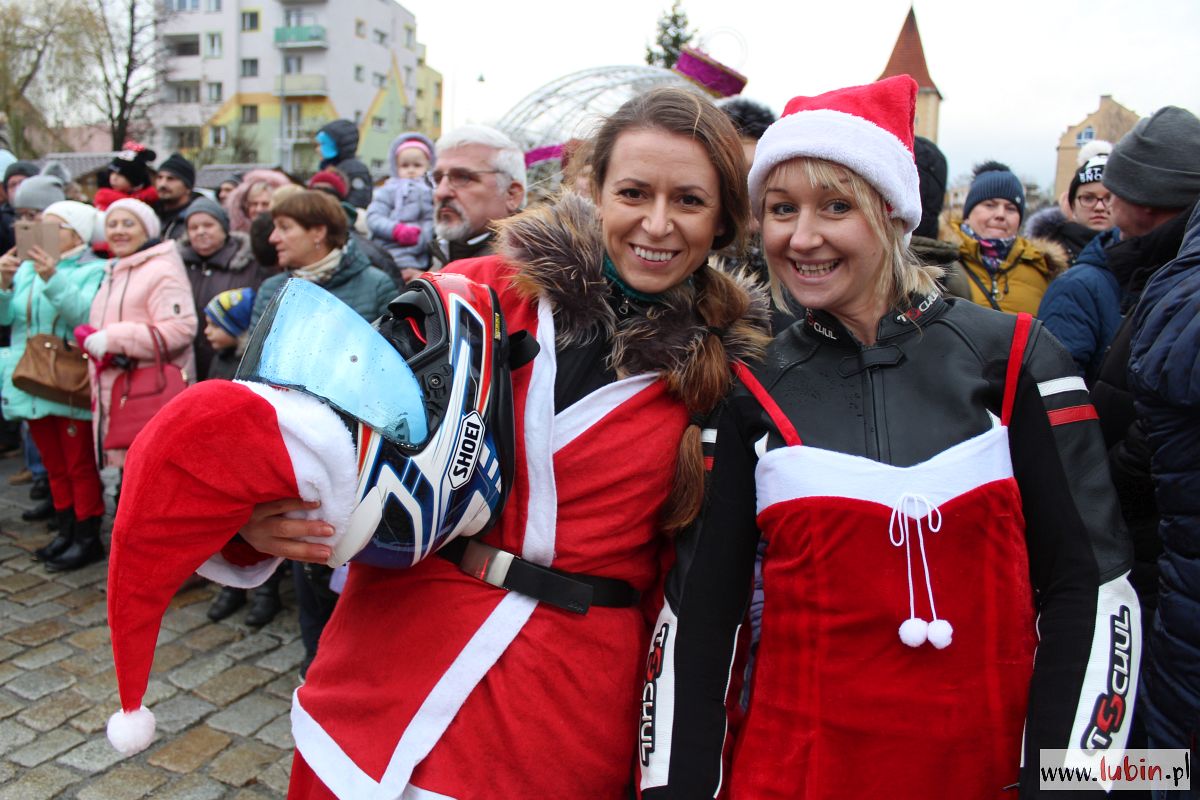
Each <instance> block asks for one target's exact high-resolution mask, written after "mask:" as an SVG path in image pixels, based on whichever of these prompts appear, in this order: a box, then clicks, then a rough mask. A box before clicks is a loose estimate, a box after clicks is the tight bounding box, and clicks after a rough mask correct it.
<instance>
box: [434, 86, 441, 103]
mask: <svg viewBox="0 0 1200 800" xmlns="http://www.w3.org/2000/svg"><path fill="white" fill-rule="evenodd" d="M433 96H434V97H435V98H437V99H438V100H441V99H442V82H441V81H438V82H437V83H435V84H434V85H433Z"/></svg>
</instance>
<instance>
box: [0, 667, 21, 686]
mask: <svg viewBox="0 0 1200 800" xmlns="http://www.w3.org/2000/svg"><path fill="white" fill-rule="evenodd" d="M24 674H25V670H23V669H21V668H20V667H18V666H17V665H16V664H9V663H7V662H5V663H0V684H5V683H8V682H9V681H11V680H12V679H13V678H16V677H19V676H21V675H24Z"/></svg>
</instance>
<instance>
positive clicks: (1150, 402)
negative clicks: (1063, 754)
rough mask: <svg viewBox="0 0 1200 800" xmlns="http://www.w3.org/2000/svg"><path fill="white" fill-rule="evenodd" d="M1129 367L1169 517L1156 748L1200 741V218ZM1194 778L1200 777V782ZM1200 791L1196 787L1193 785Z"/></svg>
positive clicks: (1163, 527) (1150, 671)
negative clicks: (1199, 458) (1198, 377)
mask: <svg viewBox="0 0 1200 800" xmlns="http://www.w3.org/2000/svg"><path fill="white" fill-rule="evenodd" d="M1133 319H1134V322H1133V326H1134V333H1133V339H1132V346H1131V355H1132V360H1131V362H1130V365H1129V383H1130V385H1131V387H1132V389H1133V393H1134V398H1135V402H1136V405H1137V411H1138V416H1139V419H1140V421H1141V425H1142V426H1143V427H1144V428H1145V430H1146V434H1147V437H1148V439H1149V442H1150V448H1151V472H1152V474H1153V477H1154V485H1155V494H1156V497H1157V500H1158V507H1159V511H1160V513H1161V515H1162V519H1161V522H1160V524H1159V528H1158V530H1159V535H1160V538H1161V540H1162V546H1163V554H1162V556H1161V557H1160V558H1159V562H1158V564H1159V570H1160V586H1161V592H1160V596H1159V605H1158V616H1157V617H1156V619H1155V621H1154V628H1153V630H1152V631H1151V633H1150V649H1149V652H1150V658H1149V663H1148V664H1145V665H1144V666H1143V671H1142V677H1143V686H1144V690H1145V700H1146V708H1147V713H1146V728H1147V732H1148V734H1149V737H1150V742H1149V746H1150V747H1174V748H1186V747H1190V748H1192V751H1193V753H1195V747H1196V744H1197V739H1198V737H1200V667H1198V665H1200V461H1198V460H1197V458H1196V453H1197V452H1198V450H1200V380H1198V379H1197V376H1200V210H1194V211H1193V213H1192V215H1191V217H1190V219H1189V221H1188V223H1187V228H1186V234H1185V236H1184V240H1183V246H1182V248H1181V249H1180V251H1179V256H1178V258H1176V259H1175V260H1174V261H1172V262H1170V263H1169V264H1167V265H1166V266H1165V267H1163V268H1162V269H1161V270H1160V271H1159V272H1158V273H1157V274H1156V275H1155V276H1154V277H1153V278H1152V279H1151V280H1150V282H1149V283H1148V284H1147V286H1146V289H1145V291H1144V292H1143V294H1142V299H1141V302H1140V304H1139V305H1138V307H1137V310H1136V311H1135V313H1134V315H1133ZM1193 780H1194V779H1193ZM1193 785H1194V784H1193Z"/></svg>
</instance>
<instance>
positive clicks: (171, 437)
mask: <svg viewBox="0 0 1200 800" xmlns="http://www.w3.org/2000/svg"><path fill="white" fill-rule="evenodd" d="M357 477H358V468H357V463H356V461H355V451H354V444H353V441H352V439H351V436H350V431H349V430H348V429H347V428H346V426H345V424H344V423H343V422H342V421H341V420H340V419H339V417H338V416H337V414H336V413H334V412H333V410H332V409H330V408H329V407H328V406H326V405H325V404H323V403H321V402H320V401H318V400H317V399H315V398H313V397H310V396H308V395H306V394H303V393H300V392H289V391H287V390H283V389H275V388H273V387H270V386H267V385H265V384H258V383H241V382H238V383H234V382H230V381H221V380H213V381H204V382H202V383H198V384H196V385H195V386H192V387H190V388H189V389H187V391H185V392H183V393H181V394H180V395H179V396H178V397H176V398H175V399H173V400H172V401H171V402H170V403H168V404H167V405H166V406H164V407H163V409H162V410H161V411H159V412H158V413H157V414H156V415H155V416H154V418H153V419H152V420H151V421H150V423H149V424H148V425H147V426H146V427H145V428H144V429H143V430H142V432H141V433H140V434H139V435H138V437H137V439H136V440H134V443H133V446H132V447H130V449H129V452H128V455H127V457H126V461H125V476H124V481H123V484H122V491H121V503H120V506H119V507H118V510H117V518H116V521H115V522H114V524H113V536H112V552H111V553H110V554H109V564H108V627H109V630H110V632H111V634H112V647H113V660H114V662H115V666H116V674H117V688H118V690H119V692H120V695H121V710H120V711H118V712H117V713H115V714H113V715H112V717H111V718H110V719H109V721H108V738H109V741H110V742H112V744H113V746H114V747H116V749H117V750H119V751H121V752H122V753H124V754H125V755H132V754H134V753H137V752H139V751H141V750H144V749H145V748H146V747H148V746H149V745H150V743H151V741H153V739H154V715H153V714H152V713H151V712H150V711H149V710H148V709H146V707H145V706H143V705H142V698H143V696H144V695H145V693H146V686H147V683H148V681H149V677H150V667H151V664H152V663H153V661H154V647H155V644H156V643H157V641H158V632H159V626H160V625H161V623H162V617H163V613H164V612H165V611H166V609H167V605H168V604H169V603H170V601H171V598H172V597H173V596H174V594H175V593H176V592H177V591H178V590H179V587H180V586H181V585H182V584H183V582H184V581H185V580H186V579H187V578H188V577H189V576H190V575H192V573H194V572H199V573H200V574H202V575H204V576H205V577H207V578H211V579H212V580H216V581H218V582H220V583H224V584H226V585H230V586H240V587H243V588H245V587H249V586H254V585H257V584H259V583H261V582H262V581H264V580H266V579H267V578H268V577H269V576H270V575H271V573H272V572H273V571H274V570H275V567H277V566H278V564H279V562H280V561H281V560H282V559H277V558H271V557H269V556H265V555H263V554H262V553H259V552H258V551H256V550H254V549H253V548H252V547H250V546H249V545H248V544H246V543H245V542H243V541H241V540H240V539H234V536H235V534H236V533H237V532H238V531H239V530H241V528H242V527H243V526H244V525H245V524H246V522H247V521H248V520H249V518H250V513H251V511H253V509H254V507H255V506H256V505H258V504H260V503H268V502H272V501H276V500H284V499H289V498H295V497H302V498H304V499H305V500H319V501H320V502H321V507H320V508H318V509H314V510H312V511H310V512H307V513H306V514H302V515H297V516H306V517H309V518H317V517H319V518H320V519H322V520H324V521H326V522H328V523H329V524H330V525H332V526H333V529H334V536H333V537H332V538H329V539H324V540H322V542H321V543H322V544H328V545H329V546H330V547H331V549H333V550H334V552H336V551H337V544H338V541H339V540H340V538H341V537H342V536H343V535H344V534H345V532H346V529H347V527H348V524H349V520H350V515H351V512H352V511H353V509H354V505H355V487H356V483H357Z"/></svg>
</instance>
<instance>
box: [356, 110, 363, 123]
mask: <svg viewBox="0 0 1200 800" xmlns="http://www.w3.org/2000/svg"><path fill="white" fill-rule="evenodd" d="M354 124H355V125H362V112H361V111H355V112H354Z"/></svg>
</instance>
